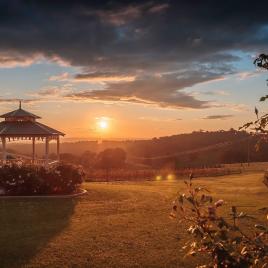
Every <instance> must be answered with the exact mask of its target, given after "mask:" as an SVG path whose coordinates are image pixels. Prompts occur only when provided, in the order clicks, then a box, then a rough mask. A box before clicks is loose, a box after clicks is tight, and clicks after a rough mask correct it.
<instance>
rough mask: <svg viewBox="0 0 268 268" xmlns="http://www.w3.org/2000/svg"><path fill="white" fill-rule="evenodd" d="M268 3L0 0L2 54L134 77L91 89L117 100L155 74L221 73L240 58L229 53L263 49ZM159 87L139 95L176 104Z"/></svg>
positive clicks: (180, 95) (195, 102)
mask: <svg viewBox="0 0 268 268" xmlns="http://www.w3.org/2000/svg"><path fill="white" fill-rule="evenodd" d="M267 7H268V3H266V2H262V3H261V5H257V4H250V5H249V4H247V3H246V1H241V0H238V1H214V0H213V1H189V0H188V1H175V0H174V1H152V0H151V1H20V0H16V1H15V0H13V1H12V0H11V1H10V0H9V1H1V3H0V35H1V37H2V38H1V43H0V54H1V53H9V57H10V58H12V55H16V57H18V55H22V56H23V55H27V56H28V57H29V58H30V59H32V58H34V57H37V56H38V55H43V56H45V57H47V58H50V59H52V60H62V61H63V62H68V63H69V64H71V65H75V66H81V67H82V68H83V71H84V73H85V74H88V73H98V72H102V73H111V72H112V73H113V74H116V75H117V76H122V74H123V75H127V76H130V75H132V76H136V77H137V78H136V79H137V81H134V82H132V83H130V82H128V81H127V82H122V83H124V84H120V85H119V84H117V85H116V88H115V85H112V84H107V86H106V89H105V91H102V92H101V93H97V92H94V94H96V95H97V96H100V98H101V95H102V94H103V95H106V96H108V95H109V96H112V95H113V96H114V97H115V99H118V96H123V95H124V93H123V92H124V91H125V92H126V94H125V97H128V96H129V92H133V91H135V90H137V91H139V89H137V88H136V89H134V88H133V87H134V86H135V85H140V83H141V82H140V81H141V80H142V81H143V85H144V84H147V85H148V86H149V82H152V81H151V80H150V77H152V76H153V75H155V74H163V73H168V72H177V71H181V70H187V71H189V72H192V71H195V70H196V67H197V66H199V68H201V67H202V68H204V69H206V71H207V73H208V75H209V74H210V73H211V71H212V70H213V71H214V72H215V73H218V75H222V74H225V73H226V72H232V71H233V68H232V63H233V62H235V61H236V60H238V58H237V56H234V55H233V53H231V52H232V51H235V50H241V51H252V50H259V51H261V50H263V48H266V46H267V42H268V34H266V33H267V28H266V30H265V28H264V27H265V26H266V25H267V24H268V17H267V11H266V10H267ZM22 56H21V57H22ZM0 62H1V60H0ZM85 74H83V73H82V74H80V75H78V76H77V78H79V77H81V76H83V75H85ZM146 76H147V77H148V80H147V82H146V81H145V77H146ZM180 79H181V78H180ZM180 79H178V80H180ZM182 79H183V78H182ZM212 79H213V77H212ZM198 82H199V80H197V81H196V83H198ZM192 85H193V84H192ZM129 87H130V88H129ZM172 88H173V87H172ZM182 88H183V87H181V86H180V85H179V86H178V88H177V89H178V90H179V89H182ZM148 91H150V89H148ZM158 91H159V92H158ZM158 91H157V93H156V97H152V96H151V95H150V96H149V94H147V93H146V90H145V89H144V91H143V92H144V94H143V96H142V97H143V98H142V99H143V100H145V99H144V96H145V95H146V96H148V97H147V99H146V101H148V102H150V101H151V100H152V98H153V99H154V101H156V100H157V101H159V104H160V105H161V106H163V103H164V106H165V104H166V103H168V102H170V104H171V105H172V106H173V101H172V98H170V96H171V95H170V91H169V88H168V87H162V88H161V89H160V88H159V87H158ZM160 91H162V92H160ZM104 92H106V93H107V94H104ZM165 92H166V94H165ZM174 92H175V90H173V93H174ZM173 93H172V94H173ZM78 94H80V93H78ZM176 94H177V95H176V98H175V99H176V101H177V100H178V99H179V98H180V97H181V99H182V103H190V102H191V101H190V100H192V101H193V103H192V105H189V107H193V106H194V107H203V106H204V105H203V104H200V103H202V102H200V101H198V100H196V99H194V98H193V97H191V96H188V98H189V99H188V100H185V99H184V98H185V97H186V96H187V95H186V93H182V92H180V93H179V92H177V93H176ZM131 95H133V94H131ZM160 95H161V98H160ZM198 103H199V104H200V105H198ZM187 105H188V104H187Z"/></svg>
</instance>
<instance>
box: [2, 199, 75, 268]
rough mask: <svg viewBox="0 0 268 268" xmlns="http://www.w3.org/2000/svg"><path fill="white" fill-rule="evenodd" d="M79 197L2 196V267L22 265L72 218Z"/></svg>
mask: <svg viewBox="0 0 268 268" xmlns="http://www.w3.org/2000/svg"><path fill="white" fill-rule="evenodd" d="M75 204H76V201H75V200H72V199H60V200H55V199H54V200H0V263H1V267H2V268H3V267H20V266H21V265H23V264H27V262H28V261H29V260H30V259H31V258H32V257H33V256H35V255H36V253H37V252H38V251H39V250H40V249H42V247H44V246H45V245H46V244H47V243H48V241H49V240H51V239H52V238H53V237H55V236H56V235H57V234H59V233H60V232H61V231H62V230H63V229H64V228H65V227H66V226H67V225H68V222H69V219H70V217H71V215H72V214H73V212H74V208H75Z"/></svg>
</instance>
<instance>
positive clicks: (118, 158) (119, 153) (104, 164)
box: [96, 148, 126, 170]
mask: <svg viewBox="0 0 268 268" xmlns="http://www.w3.org/2000/svg"><path fill="white" fill-rule="evenodd" d="M125 162H126V152H125V151H124V150H123V149H121V148H114V149H105V150H104V151H102V152H100V153H99V154H98V156H97V161H96V166H97V167H99V168H103V169H106V170H110V169H113V168H122V167H124V165H125Z"/></svg>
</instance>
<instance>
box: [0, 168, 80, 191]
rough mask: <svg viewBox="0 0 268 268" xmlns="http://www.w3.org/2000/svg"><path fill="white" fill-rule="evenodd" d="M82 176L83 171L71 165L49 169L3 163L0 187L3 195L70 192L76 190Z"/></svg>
mask: <svg viewBox="0 0 268 268" xmlns="http://www.w3.org/2000/svg"><path fill="white" fill-rule="evenodd" d="M83 178H84V173H83V171H82V170H80V169H79V168H77V167H75V166H72V165H66V164H64V165H63V164H61V165H59V166H57V167H55V168H50V169H45V168H44V167H36V166H21V165H5V166H2V167H1V168H0V189H1V192H2V194H5V195H50V194H70V193H74V192H76V191H77V189H78V187H79V186H80V184H81V183H82V182H83Z"/></svg>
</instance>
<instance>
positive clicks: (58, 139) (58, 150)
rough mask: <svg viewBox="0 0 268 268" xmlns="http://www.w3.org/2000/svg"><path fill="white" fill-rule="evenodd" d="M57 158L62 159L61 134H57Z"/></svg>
mask: <svg viewBox="0 0 268 268" xmlns="http://www.w3.org/2000/svg"><path fill="white" fill-rule="evenodd" d="M57 160H58V161H60V136H57Z"/></svg>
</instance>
